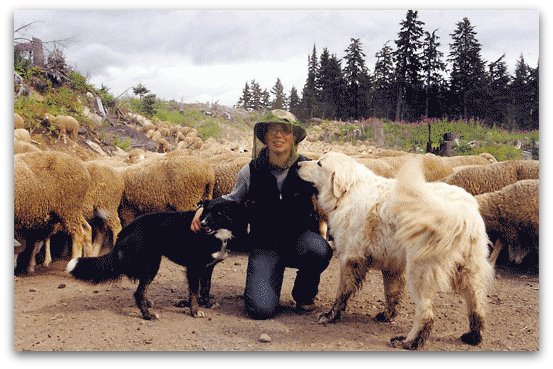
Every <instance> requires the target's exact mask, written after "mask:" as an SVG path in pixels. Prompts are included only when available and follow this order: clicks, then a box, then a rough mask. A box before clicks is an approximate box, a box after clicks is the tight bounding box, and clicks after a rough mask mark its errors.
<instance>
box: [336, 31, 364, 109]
mask: <svg viewBox="0 0 553 369" xmlns="http://www.w3.org/2000/svg"><path fill="white" fill-rule="evenodd" d="M350 40H351V43H350V45H349V46H348V48H347V49H346V50H345V52H346V55H345V56H344V60H345V63H346V65H345V66H344V70H343V74H344V80H345V84H346V99H345V100H346V102H347V106H348V107H349V108H350V109H349V112H348V113H349V114H348V115H349V116H350V117H353V118H354V119H359V118H361V117H364V116H367V115H368V114H369V111H368V110H369V109H368V108H369V106H368V98H369V94H370V77H369V73H368V69H367V67H366V65H365V59H364V57H365V54H364V53H363V51H362V50H361V42H360V41H359V39H356V38H351V39H350Z"/></svg>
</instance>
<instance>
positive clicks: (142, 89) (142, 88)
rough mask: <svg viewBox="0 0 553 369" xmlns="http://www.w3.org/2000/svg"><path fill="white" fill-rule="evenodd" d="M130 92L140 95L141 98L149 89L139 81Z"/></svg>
mask: <svg viewBox="0 0 553 369" xmlns="http://www.w3.org/2000/svg"><path fill="white" fill-rule="evenodd" d="M132 92H133V93H134V94H135V95H138V96H139V97H140V99H142V98H143V97H144V95H146V94H147V93H148V92H150V90H148V89H147V88H146V87H145V86H144V85H142V83H139V84H138V85H136V86H134V87H133V88H132Z"/></svg>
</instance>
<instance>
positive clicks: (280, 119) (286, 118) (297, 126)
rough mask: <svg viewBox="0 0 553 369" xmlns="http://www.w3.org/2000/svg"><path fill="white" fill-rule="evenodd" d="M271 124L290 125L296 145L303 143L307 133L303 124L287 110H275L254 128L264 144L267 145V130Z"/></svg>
mask: <svg viewBox="0 0 553 369" xmlns="http://www.w3.org/2000/svg"><path fill="white" fill-rule="evenodd" d="M271 123H283V124H289V125H290V126H291V127H292V132H293V133H294V139H295V142H296V145H297V144H298V143H300V142H301V141H303V139H304V138H305V136H306V135H307V132H306V131H305V128H303V125H302V123H301V122H300V121H299V119H298V118H296V117H295V116H294V114H292V113H290V112H287V111H286V110H281V109H275V110H271V111H269V112H268V113H267V115H265V116H264V117H263V118H262V120H261V121H260V122H257V123H256V124H255V126H254V127H253V132H254V134H255V136H256V137H257V139H258V140H259V141H261V142H263V143H264V144H265V145H266V144H267V143H266V142H265V137H266V136H267V128H268V127H269V125H270V124H271Z"/></svg>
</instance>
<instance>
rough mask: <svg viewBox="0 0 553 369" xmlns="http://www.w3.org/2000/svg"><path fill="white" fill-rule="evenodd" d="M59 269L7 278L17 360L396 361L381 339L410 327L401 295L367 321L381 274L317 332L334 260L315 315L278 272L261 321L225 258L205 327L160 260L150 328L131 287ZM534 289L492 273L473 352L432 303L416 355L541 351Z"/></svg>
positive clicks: (241, 265)
mask: <svg viewBox="0 0 553 369" xmlns="http://www.w3.org/2000/svg"><path fill="white" fill-rule="evenodd" d="M66 263H67V260H63V259H58V260H56V261H55V262H54V263H53V264H52V265H51V266H50V268H48V269H46V268H42V267H38V268H37V271H36V272H35V273H34V274H31V275H26V276H20V277H13V278H14V279H13V280H14V282H13V349H14V350H15V351H202V350H203V351H317V352H318V351H398V349H395V348H393V347H391V346H390V344H389V339H390V338H391V337H392V336H395V335H399V334H404V333H407V331H408V330H409V328H410V326H411V324H412V320H413V317H414V305H413V303H412V302H411V300H410V298H409V297H408V295H406V298H405V300H404V303H403V305H402V307H401V308H400V316H399V317H398V319H397V320H396V321H395V322H393V323H377V322H374V321H373V320H372V318H373V317H374V316H375V315H376V314H377V313H378V312H379V311H380V309H382V308H383V306H384V301H383V300H384V296H383V289H382V278H381V275H380V272H377V271H370V272H369V274H368V276H367V279H366V281H365V283H364V285H363V288H362V289H361V290H360V291H359V292H358V293H357V295H355V296H354V297H353V298H352V299H351V300H350V304H349V306H348V309H347V311H346V313H345V314H344V315H343V317H342V320H341V321H340V322H338V323H335V324H329V325H326V326H324V325H321V324H318V323H317V322H316V320H317V314H318V312H321V311H322V309H326V308H329V307H330V305H331V303H332V301H333V298H334V296H335V290H336V287H337V283H338V279H337V278H338V262H337V259H336V258H335V257H334V258H333V259H332V261H331V263H330V266H329V267H328V269H327V270H326V271H325V272H324V273H323V275H322V278H321V284H320V290H319V295H318V299H317V305H318V307H319V308H318V310H317V311H315V312H313V313H304V314H297V313H296V312H294V310H293V308H292V306H293V305H292V297H291V289H292V284H293V281H294V278H295V273H296V271H295V270H294V269H286V273H285V279H284V285H283V289H282V295H281V304H282V309H281V311H280V312H279V314H278V315H277V316H276V317H274V318H273V319H270V320H266V321H255V320H251V319H249V318H248V317H247V316H246V315H245V312H244V309H243V303H244V301H243V298H242V293H243V288H244V285H245V275H246V272H245V271H246V267H247V256H246V255H245V254H231V256H230V257H229V258H227V259H226V260H225V261H223V262H222V263H221V264H219V265H218V266H217V267H216V268H215V272H214V275H213V285H212V294H213V296H214V300H215V301H216V302H217V303H218V306H216V307H215V308H213V309H204V312H205V317H204V318H192V317H191V316H190V315H189V310H188V308H181V307H177V306H176V304H177V302H179V300H181V299H183V298H185V297H186V296H187V287H186V282H185V276H184V268H183V267H181V266H179V265H176V264H173V263H172V262H170V261H168V260H166V259H164V260H163V261H162V265H161V269H160V272H159V274H158V275H157V277H156V279H155V280H154V282H153V283H152V285H151V286H150V289H149V297H150V298H151V299H152V300H153V301H154V303H155V306H154V308H153V309H152V310H153V311H155V312H157V313H158V314H159V316H160V319H159V320H154V321H145V320H143V319H142V318H141V315H140V313H139V311H138V309H137V308H136V306H135V304H134V299H133V296H132V294H133V292H134V290H135V288H136V284H135V283H134V282H131V281H129V280H127V279H123V280H121V281H119V282H116V283H112V284H106V285H96V286H93V285H89V284H86V283H82V282H79V281H76V280H74V279H72V278H71V277H70V276H69V275H67V274H66V272H65V271H64V268H65V265H66ZM539 289H540V284H539V278H538V276H537V275H536V274H529V273H525V272H513V271H512V270H507V269H505V268H503V269H501V270H499V271H498V272H497V280H496V284H495V287H494V289H493V291H492V292H491V294H490V295H489V299H488V301H489V315H488V319H487V322H486V323H487V329H486V331H485V333H484V341H483V343H482V344H481V345H480V346H477V347H471V346H467V345H465V344H463V343H461V341H460V340H459V336H460V335H461V334H462V333H464V332H465V331H466V330H467V328H468V321H467V317H466V315H465V306H464V301H462V299H461V298H460V297H459V296H457V295H454V294H452V293H442V294H440V295H439V296H438V297H437V298H436V300H435V303H436V320H435V324H434V329H433V331H432V334H431V335H430V339H429V340H428V342H427V344H426V346H425V347H424V348H423V350H425V351H537V350H539V349H540V345H539V341H540V331H539V320H540V319H539V292H540V291H539ZM262 336H263V338H266V341H269V342H263V340H262V339H261V338H262ZM267 336H268V337H267ZM542 349H543V347H542Z"/></svg>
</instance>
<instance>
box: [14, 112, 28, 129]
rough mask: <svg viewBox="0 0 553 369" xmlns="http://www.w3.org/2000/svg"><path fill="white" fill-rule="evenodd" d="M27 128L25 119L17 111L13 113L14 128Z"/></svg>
mask: <svg viewBox="0 0 553 369" xmlns="http://www.w3.org/2000/svg"><path fill="white" fill-rule="evenodd" d="M18 128H25V120H24V119H23V117H22V116H21V115H19V114H17V113H13V129H18Z"/></svg>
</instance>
